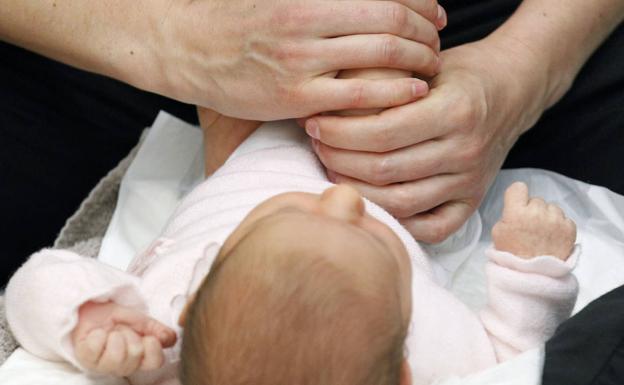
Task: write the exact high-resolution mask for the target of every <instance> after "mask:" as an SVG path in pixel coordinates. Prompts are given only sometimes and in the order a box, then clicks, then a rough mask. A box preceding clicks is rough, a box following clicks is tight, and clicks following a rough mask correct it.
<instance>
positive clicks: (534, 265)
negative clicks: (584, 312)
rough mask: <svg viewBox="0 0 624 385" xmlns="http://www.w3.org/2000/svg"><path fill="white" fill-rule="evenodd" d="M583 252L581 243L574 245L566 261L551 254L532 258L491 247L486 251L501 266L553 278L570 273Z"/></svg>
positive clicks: (491, 259)
mask: <svg viewBox="0 0 624 385" xmlns="http://www.w3.org/2000/svg"><path fill="white" fill-rule="evenodd" d="M580 253H581V246H580V245H579V244H577V245H575V246H574V249H573V250H572V253H571V255H570V257H568V259H567V260H566V261H562V260H560V259H559V258H556V257H553V256H551V255H540V256H537V257H533V258H530V259H524V258H520V257H518V256H516V255H514V254H511V253H509V252H506V251H500V250H496V249H494V248H493V247H490V248H488V249H487V251H486V255H487V256H488V258H489V260H490V261H492V262H494V263H496V264H497V265H499V266H502V267H506V268H508V269H511V270H516V271H519V272H522V273H530V274H540V275H545V276H548V277H552V278H560V277H563V276H565V275H567V274H570V273H571V272H572V270H574V268H575V267H576V264H577V262H578V259H579V256H580Z"/></svg>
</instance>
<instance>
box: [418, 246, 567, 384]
mask: <svg viewBox="0 0 624 385" xmlns="http://www.w3.org/2000/svg"><path fill="white" fill-rule="evenodd" d="M487 255H488V257H489V259H490V260H489V262H488V264H487V266H486V272H487V276H488V300H489V301H488V304H487V305H486V307H485V309H484V310H483V311H482V312H481V315H480V317H479V316H477V314H475V313H474V312H473V311H472V310H470V309H469V308H468V307H467V306H466V305H465V304H464V303H462V302H461V301H460V300H459V299H458V298H456V297H455V296H454V295H453V294H452V293H450V292H449V291H447V290H445V289H444V288H442V287H440V286H438V285H437V284H435V283H434V282H433V281H432V280H431V279H430V278H427V277H426V276H425V275H424V274H422V273H419V272H418V271H415V274H414V279H413V281H412V292H413V295H412V307H413V311H412V320H411V326H410V332H409V334H408V338H407V348H408V352H409V354H408V360H409V363H410V366H411V368H412V377H413V380H414V383H415V384H420V383H431V382H433V381H435V380H438V379H441V378H446V377H448V376H450V375H458V376H464V375H468V374H470V373H474V372H477V371H479V370H483V369H485V368H488V367H491V366H493V365H496V364H497V363H499V362H502V361H505V360H507V359H509V358H511V357H513V356H515V355H516V354H518V353H520V352H522V351H525V350H528V349H531V348H534V347H538V346H539V345H541V344H543V343H544V342H545V341H546V340H547V339H548V338H549V337H550V336H551V335H552V333H553V332H554V330H555V328H556V327H557V326H558V325H559V323H560V322H562V321H563V320H565V319H566V318H567V317H568V316H569V315H570V312H571V310H572V307H573V306H574V302H575V301H576V294H577V291H578V285H577V282H576V279H575V277H574V276H573V275H572V274H571V271H572V269H573V268H574V265H575V264H576V260H577V258H578V250H575V252H574V254H573V255H572V256H571V257H570V258H569V259H568V261H567V262H562V261H560V260H558V259H555V258H554V257H548V256H543V257H537V258H534V259H532V260H524V259H521V258H518V257H516V256H514V255H511V254H509V253H502V252H499V251H496V250H488V251H487Z"/></svg>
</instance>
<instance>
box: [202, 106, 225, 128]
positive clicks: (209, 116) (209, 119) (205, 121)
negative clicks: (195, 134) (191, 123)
mask: <svg viewBox="0 0 624 385" xmlns="http://www.w3.org/2000/svg"><path fill="white" fill-rule="evenodd" d="M197 116H198V117H199V126H200V127H202V128H206V127H210V126H211V125H212V124H213V123H214V122H215V121H216V120H217V119H218V118H219V116H221V114H220V113H218V112H217V111H215V110H211V109H209V108H205V107H201V106H197Z"/></svg>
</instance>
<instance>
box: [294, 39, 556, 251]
mask: <svg viewBox="0 0 624 385" xmlns="http://www.w3.org/2000/svg"><path fill="white" fill-rule="evenodd" d="M441 56H442V69H441V71H440V74H439V75H438V76H437V77H435V78H434V79H433V80H432V82H431V91H430V93H429V95H428V96H427V97H425V98H424V99H422V100H420V101H417V102H414V103H410V104H407V105H404V106H401V107H396V108H392V109H388V110H385V111H383V112H381V113H379V114H377V115H370V116H356V117H341V116H315V117H312V118H310V119H308V120H307V121H306V123H305V125H306V131H307V132H308V134H309V135H310V136H312V137H313V138H316V139H317V140H313V144H314V146H315V149H316V152H317V154H318V156H319V158H320V159H321V161H322V162H323V164H324V165H325V166H326V167H327V168H328V175H329V177H330V179H331V180H333V181H334V182H336V183H348V184H351V185H352V186H354V187H355V188H357V189H358V190H359V191H360V192H361V193H362V194H363V195H364V196H366V197H367V198H369V199H371V200H372V201H374V202H376V203H378V204H379V205H381V206H383V207H384V208H386V209H387V210H388V211H389V212H390V213H392V214H393V215H394V216H396V217H397V218H399V219H400V220H401V222H402V223H403V224H404V225H405V226H406V228H407V229H408V230H409V231H410V232H411V233H412V234H413V235H414V237H415V238H416V239H418V240H421V241H425V242H430V243H436V242H440V241H442V240H444V239H445V238H446V237H448V236H449V235H450V234H451V233H452V232H453V231H455V230H457V229H458V228H459V227H460V226H461V225H462V224H463V223H464V222H465V221H466V220H467V218H468V217H469V216H470V215H471V214H472V213H473V212H474V211H475V210H476V208H477V207H478V205H479V203H480V202H481V200H482V198H483V196H484V195H485V192H486V191H487V189H488V187H489V186H490V184H491V182H492V180H493V178H494V176H495V175H496V173H497V172H498V170H499V168H500V167H501V165H502V163H503V160H504V159H505V157H506V155H507V153H508V151H509V149H510V148H511V146H512V145H513V143H514V142H515V141H516V139H517V138H518V136H519V135H520V134H521V133H522V132H524V131H525V130H527V129H528V128H529V127H530V126H532V125H533V124H534V123H535V121H536V120H537V119H538V117H539V116H540V115H541V113H542V112H543V110H544V109H545V108H546V107H547V105H548V102H549V101H548V100H546V99H547V96H546V92H545V89H546V86H545V85H546V83H547V80H548V79H546V71H541V68H540V67H539V64H540V63H541V62H540V60H538V59H539V58H537V57H535V56H532V55H531V54H530V53H529V51H527V50H524V49H522V47H521V45H519V44H517V42H516V43H515V44H514V43H513V42H511V41H507V40H505V39H504V38H501V37H489V38H486V39H484V40H481V41H478V42H475V43H471V44H466V45H463V46H459V47H456V48H452V49H449V50H447V51H443V52H442V55H441Z"/></svg>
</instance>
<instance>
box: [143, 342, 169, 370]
mask: <svg viewBox="0 0 624 385" xmlns="http://www.w3.org/2000/svg"><path fill="white" fill-rule="evenodd" d="M143 350H144V354H143V362H142V363H141V370H155V369H158V368H160V367H161V366H162V365H163V363H164V361H165V356H164V354H163V349H162V346H161V345H160V342H158V339H157V338H156V337H153V336H145V337H143Z"/></svg>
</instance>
